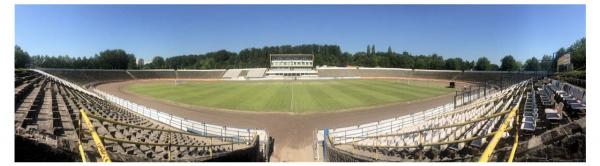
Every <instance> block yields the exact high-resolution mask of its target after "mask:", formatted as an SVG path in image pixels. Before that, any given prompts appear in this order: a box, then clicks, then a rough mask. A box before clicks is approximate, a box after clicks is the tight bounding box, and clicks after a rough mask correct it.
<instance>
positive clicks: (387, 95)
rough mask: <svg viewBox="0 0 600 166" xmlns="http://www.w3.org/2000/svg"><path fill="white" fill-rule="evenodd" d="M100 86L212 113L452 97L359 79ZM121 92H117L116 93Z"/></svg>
mask: <svg viewBox="0 0 600 166" xmlns="http://www.w3.org/2000/svg"><path fill="white" fill-rule="evenodd" d="M116 86H117V87H118V88H116V89H115V88H113V86H111V85H107V86H100V88H101V89H107V90H109V92H113V93H117V94H120V93H121V94H128V96H129V97H133V98H144V99H147V100H149V101H155V102H160V103H163V104H171V105H179V106H185V107H196V108H202V109H211V110H224V111H232V110H233V111H245V112H283V113H293V114H306V113H322V112H342V111H356V110H362V109H369V108H377V107H381V106H389V105H394V104H395V105H401V104H402V103H410V102H414V101H423V100H429V99H433V98H440V97H444V96H446V97H447V96H449V95H450V94H451V93H452V94H453V93H454V91H455V89H454V88H448V81H442V80H436V81H432V80H399V79H354V80H294V81H289V80H263V81H214V80H212V81H206V80H184V81H174V80H140V81H128V82H126V83H118V85H116ZM115 90H117V91H115Z"/></svg>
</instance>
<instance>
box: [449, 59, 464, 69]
mask: <svg viewBox="0 0 600 166" xmlns="http://www.w3.org/2000/svg"><path fill="white" fill-rule="evenodd" d="M445 63H446V70H463V63H464V62H463V60H462V59H461V58H448V59H446V62H445Z"/></svg>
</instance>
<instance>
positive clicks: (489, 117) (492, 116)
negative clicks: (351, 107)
mask: <svg viewBox="0 0 600 166" xmlns="http://www.w3.org/2000/svg"><path fill="white" fill-rule="evenodd" d="M507 104H510V103H507ZM510 112H511V110H507V111H502V112H499V113H495V114H492V115H490V116H486V117H481V118H476V119H473V120H469V121H465V122H462V123H456V124H450V125H445V126H439V127H432V128H426V129H419V130H414V131H408V132H402V133H394V134H384V135H375V136H365V137H346V138H379V137H396V136H400V135H404V134H413V133H418V132H423V131H429V130H439V129H445V128H451V127H459V126H463V125H467V124H471V123H475V122H479V121H484V120H488V119H491V118H495V117H498V116H502V115H505V114H507V113H510ZM340 137H342V136H340ZM340 137H338V138H340ZM342 138H343V137H342Z"/></svg>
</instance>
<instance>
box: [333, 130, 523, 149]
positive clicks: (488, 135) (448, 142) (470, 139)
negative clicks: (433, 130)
mask: <svg viewBox="0 0 600 166" xmlns="http://www.w3.org/2000/svg"><path fill="white" fill-rule="evenodd" d="M508 129H512V127H509V128H508ZM496 132H497V131H495V132H491V133H488V134H486V135H481V136H477V137H471V138H465V139H460V140H454V141H445V142H434V143H425V144H421V146H438V145H447V144H455V143H461V142H469V141H472V140H476V139H481V138H486V137H490V136H492V135H494V134H496ZM334 145H335V144H334ZM351 145H352V146H356V147H374V148H417V147H419V145H409V146H373V145H357V144H351Z"/></svg>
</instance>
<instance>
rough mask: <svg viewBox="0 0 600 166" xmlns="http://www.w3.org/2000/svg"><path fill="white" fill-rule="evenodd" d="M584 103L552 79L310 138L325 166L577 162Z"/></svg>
mask: <svg viewBox="0 0 600 166" xmlns="http://www.w3.org/2000/svg"><path fill="white" fill-rule="evenodd" d="M320 73H321V72H320ZM573 89H577V90H573ZM564 90H567V91H568V92H566V91H564ZM574 96H577V97H574ZM584 96H585V92H581V89H580V88H576V87H573V86H571V85H569V84H561V83H560V82H557V81H556V80H549V79H544V80H537V79H532V80H525V81H521V82H519V83H517V84H514V85H512V86H510V87H507V88H506V89H502V90H500V91H496V92H495V93H493V94H491V95H489V96H485V97H483V98H480V99H476V100H474V101H473V102H470V103H467V104H465V105H462V106H459V107H452V105H450V104H446V105H444V106H441V107H438V108H434V109H432V110H427V111H424V112H420V113H416V114H412V115H406V116H403V117H398V118H393V119H387V120H382V121H378V122H373V123H367V124H361V125H357V126H351V127H343V128H336V129H324V130H321V131H320V132H319V133H318V134H317V137H319V136H322V137H320V140H321V141H322V142H321V144H320V145H321V146H323V149H324V150H323V155H324V156H323V157H325V159H324V160H326V161H478V160H479V161H507V160H508V161H513V160H514V161H585V116H584V115H585V99H584V98H585V97H584ZM561 101H562V102H561ZM557 102H561V103H560V104H558V105H559V106H557V107H555V106H554V103H557ZM569 103H570V104H569ZM562 104H567V105H570V107H569V109H564V110H563V109H562V106H560V105H562ZM540 109H544V110H545V111H538V110H540ZM562 117H566V118H562ZM505 131H506V132H505ZM496 146H498V147H496ZM517 147H518V149H517ZM549 150H550V151H553V152H555V153H550V154H546V153H547V152H546V151H549ZM560 151H563V152H567V151H568V152H570V153H561V152H560Z"/></svg>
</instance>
